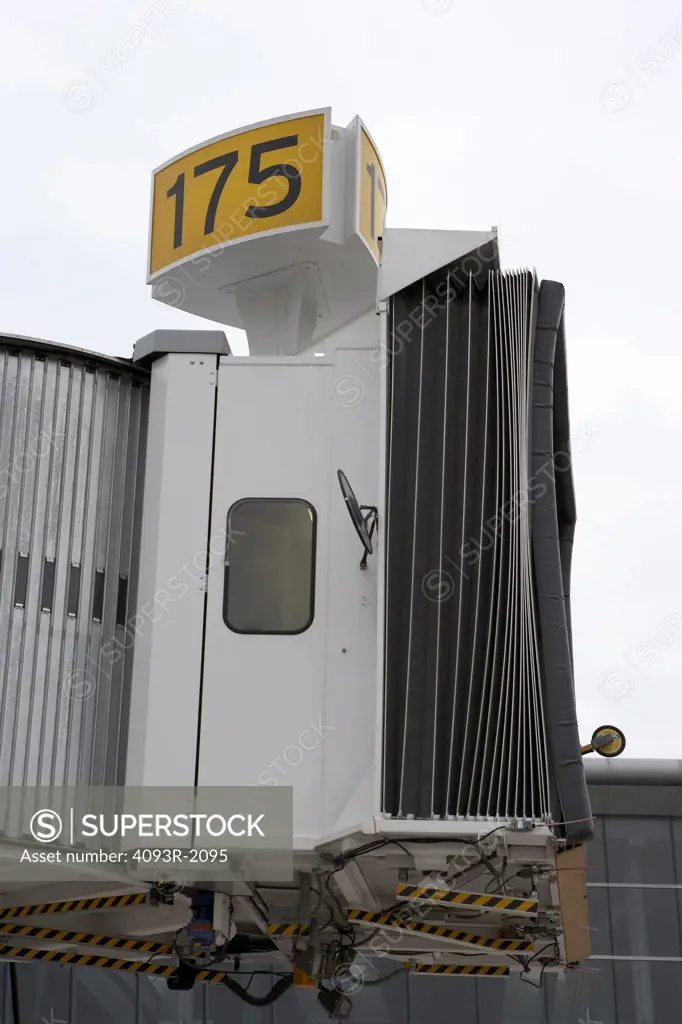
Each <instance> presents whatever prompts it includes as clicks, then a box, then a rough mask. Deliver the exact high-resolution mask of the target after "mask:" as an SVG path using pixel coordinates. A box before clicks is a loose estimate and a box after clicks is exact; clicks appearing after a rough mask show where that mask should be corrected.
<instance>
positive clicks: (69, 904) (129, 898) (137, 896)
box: [0, 892, 147, 920]
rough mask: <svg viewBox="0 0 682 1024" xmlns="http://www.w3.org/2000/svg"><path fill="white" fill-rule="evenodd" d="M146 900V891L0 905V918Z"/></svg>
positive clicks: (105, 907) (127, 905)
mask: <svg viewBox="0 0 682 1024" xmlns="http://www.w3.org/2000/svg"><path fill="white" fill-rule="evenodd" d="M146 900H147V893H146V892H132V893H126V894H125V895H123V896H96V897H95V898H94V899H90V900H61V901H60V902H58V903H34V904H32V905H31V906H26V907H0V920H8V919H9V918H13V917H38V915H39V914H68V913H78V912H79V911H81V910H113V908H114V907H136V906H138V905H139V904H140V903H144V902H145V901H146Z"/></svg>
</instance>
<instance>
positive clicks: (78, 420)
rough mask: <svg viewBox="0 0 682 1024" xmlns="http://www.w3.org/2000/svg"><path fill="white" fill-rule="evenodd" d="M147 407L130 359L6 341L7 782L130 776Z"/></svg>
mask: <svg viewBox="0 0 682 1024" xmlns="http://www.w3.org/2000/svg"><path fill="white" fill-rule="evenodd" d="M147 407H148V382H147V376H146V374H145V373H144V372H141V371H139V370H137V369H133V368H131V367H128V365H127V364H126V363H124V362H122V361H121V362H120V363H118V362H117V361H115V360H106V359H104V358H101V359H99V358H97V357H95V356H93V357H90V356H89V355H88V354H86V353H82V354H81V353H78V352H77V351H76V352H75V351H74V350H72V349H63V350H62V349H61V348H60V347H57V346H49V345H45V344H41V343H36V344H33V343H30V342H25V341H23V340H17V339H11V338H2V339H0V558H1V563H0V786H8V785H24V786H36V785H40V786H46V785H66V784H68V785H75V784H91V785H114V784H117V783H119V782H121V781H122V771H123V767H124V759H125V744H126V735H127V725H128V723H127V712H128V703H129V693H128V690H129V686H130V669H131V665H130V662H131V658H132V652H131V651H126V650H125V646H126V645H125V643H124V639H125V637H124V631H123V629H122V624H123V623H125V620H126V618H127V616H128V615H130V614H131V612H132V606H133V602H134V600H135V583H136V565H137V547H138V544H139V525H140V517H141V498H142V486H141V485H142V468H143V460H144V446H145V433H146V419H147ZM128 608H130V609H131V612H129V611H128Z"/></svg>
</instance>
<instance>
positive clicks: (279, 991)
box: [15, 974, 294, 1024]
mask: <svg viewBox="0 0 682 1024" xmlns="http://www.w3.org/2000/svg"><path fill="white" fill-rule="evenodd" d="M293 983H294V976H293V974H287V975H286V977H284V978H280V979H279V981H277V982H275V984H274V985H273V986H272V988H271V989H270V991H269V992H268V994H267V995H265V996H252V995H251V993H250V992H247V991H246V989H245V988H244V987H243V986H242V985H240V984H239V982H238V981H233V980H232V978H230V977H227V976H226V977H224V978H223V985H227V987H228V988H229V990H230V991H231V992H234V994H235V995H236V996H239V998H240V999H243V1000H244V1002H245V1003H248V1004H249V1006H270V1004H271V1003H274V1002H275V1001H276V1000H277V999H279V998H280V996H283V995H284V993H285V992H286V991H287V989H289V988H291V986H292V985H293ZM15 1024H16V1022H15Z"/></svg>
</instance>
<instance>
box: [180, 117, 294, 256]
mask: <svg viewBox="0 0 682 1024" xmlns="http://www.w3.org/2000/svg"><path fill="white" fill-rule="evenodd" d="M297 145H298V135H287V136H284V137H283V138H281V139H271V140H270V141H269V142H256V143H255V144H254V145H253V146H252V147H251V156H250V159H249V178H248V180H249V182H250V183H251V184H253V185H262V184H263V183H264V182H265V181H267V180H268V178H286V179H287V184H288V189H287V193H286V195H285V196H283V197H282V199H280V200H279V202H277V203H271V204H270V205H269V206H255V205H250V206H249V207H248V208H247V209H246V211H245V213H244V216H245V217H253V218H256V219H260V218H264V217H276V216H277V215H278V214H279V213H284V212H285V210H288V209H290V207H292V206H293V205H294V203H295V202H296V200H297V199H298V197H299V196H300V194H301V173H300V171H299V170H297V168H296V167H294V166H293V164H285V163H278V164H270V166H269V167H261V158H262V156H263V154H264V153H270V152H272V150H276V149H290V148H291V147H292V146H297ZM238 161H239V151H238V150H236V149H235V150H233V151H232V152H231V153H224V154H223V155H222V156H215V157H213V158H212V159H211V160H206V161H205V162H204V163H202V164H197V166H196V167H195V168H194V177H195V178H198V177H200V176H201V175H202V174H208V173H209V171H217V170H218V169H219V168H220V174H219V175H218V178H217V179H216V183H215V185H214V186H213V191H212V192H211V198H210V199H209V201H208V206H207V207H206V217H205V219H204V234H205V235H211V234H213V232H214V231H215V220H216V214H217V212H218V204H219V202H220V197H221V196H222V194H223V189H224V188H225V185H226V184H227V179H228V178H229V177H230V175H231V174H232V171H233V170H234V169H235V167H236V166H237V163H238ZM166 196H167V198H168V199H175V216H174V220H173V248H174V249H178V248H180V246H181V245H182V229H183V221H184V213H185V174H184V171H183V173H182V174H178V176H177V178H176V179H175V181H174V182H173V184H172V185H171V187H170V188H169V189H168V191H167V192H166ZM256 198H258V196H257V195H256V196H254V199H256Z"/></svg>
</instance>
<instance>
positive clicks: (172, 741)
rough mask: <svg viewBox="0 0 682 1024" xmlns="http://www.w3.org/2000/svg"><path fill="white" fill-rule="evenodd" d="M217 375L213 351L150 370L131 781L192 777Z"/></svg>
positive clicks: (174, 782) (189, 781)
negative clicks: (209, 354)
mask: <svg viewBox="0 0 682 1024" xmlns="http://www.w3.org/2000/svg"><path fill="white" fill-rule="evenodd" d="M215 374H216V357H215V356H205V357H203V358H201V357H194V356H192V357H190V356H189V355H178V354H175V355H167V356H164V357H163V358H162V359H159V360H157V361H156V362H155V363H154V366H153V370H152V386H151V399H150V412H149V432H148V442H147V461H146V471H145V486H144V512H143V517H142V543H141V556H140V582H139V591H138V600H137V612H136V616H135V619H133V620H132V624H133V627H134V629H135V633H136V637H135V659H134V663H133V682H132V696H131V710H130V732H129V740H128V771H127V776H126V781H127V783H128V785H147V786H150V785H166V786H188V785H189V786H191V785H193V784H194V775H195V760H196V741H197V729H198V716H199V684H200V674H201V650H202V628H203V615H204V602H205V582H204V579H203V575H204V568H205V559H206V551H207V547H208V542H209V534H208V514H209V496H210V479H211V452H212V441H213V419H214V397H215V387H214V383H215ZM129 621H131V619H130V618H129Z"/></svg>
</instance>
